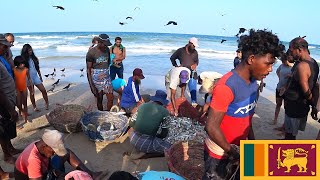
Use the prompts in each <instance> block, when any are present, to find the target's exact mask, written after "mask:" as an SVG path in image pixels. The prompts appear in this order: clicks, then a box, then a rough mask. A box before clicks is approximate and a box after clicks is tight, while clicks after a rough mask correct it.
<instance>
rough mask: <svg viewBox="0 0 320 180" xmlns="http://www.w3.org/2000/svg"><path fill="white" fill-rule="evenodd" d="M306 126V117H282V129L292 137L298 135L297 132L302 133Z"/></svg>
mask: <svg viewBox="0 0 320 180" xmlns="http://www.w3.org/2000/svg"><path fill="white" fill-rule="evenodd" d="M306 125H307V116H306V117H303V118H292V117H289V116H288V115H285V117H284V127H285V132H286V133H291V134H292V135H293V136H296V135H297V134H298V131H299V130H300V131H304V130H305V129H306Z"/></svg>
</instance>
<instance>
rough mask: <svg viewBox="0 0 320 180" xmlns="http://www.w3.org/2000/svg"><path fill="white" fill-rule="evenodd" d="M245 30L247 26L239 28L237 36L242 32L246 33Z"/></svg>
mask: <svg viewBox="0 0 320 180" xmlns="http://www.w3.org/2000/svg"><path fill="white" fill-rule="evenodd" d="M245 31H246V29H245V28H239V32H238V34H237V35H236V36H237V37H238V36H239V35H240V34H242V33H244V32H245Z"/></svg>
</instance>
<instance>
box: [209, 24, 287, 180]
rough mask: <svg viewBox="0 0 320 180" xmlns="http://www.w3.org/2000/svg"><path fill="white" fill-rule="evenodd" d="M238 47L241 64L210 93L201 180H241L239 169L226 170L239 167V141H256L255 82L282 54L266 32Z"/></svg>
mask: <svg viewBox="0 0 320 180" xmlns="http://www.w3.org/2000/svg"><path fill="white" fill-rule="evenodd" d="M238 47H242V61H241V63H240V64H239V65H238V66H237V67H236V68H235V69H233V70H231V71H230V72H228V73H227V74H225V75H224V76H222V78H221V79H220V80H219V81H218V82H217V84H216V86H215V87H214V89H213V93H212V101H211V104H210V111H209V115H208V119H207V123H206V127H205V129H206V131H207V133H208V136H207V138H206V139H205V150H204V160H205V174H204V176H203V180H209V179H218V180H220V179H229V178H230V176H232V175H235V179H240V173H239V172H240V171H239V169H238V170H237V171H236V172H232V173H228V172H229V171H228V170H227V168H228V167H230V166H229V165H230V164H232V165H233V162H235V163H239V158H240V155H239V146H240V140H245V139H255V137H254V133H253V130H252V116H253V115H254V109H255V106H256V103H257V89H258V85H257V82H256V80H262V79H263V78H265V77H266V76H267V75H268V74H269V73H270V72H271V71H272V65H273V64H274V63H275V58H276V57H280V55H281V54H282V52H283V50H284V46H283V45H282V44H280V41H279V39H278V37H277V36H276V35H274V34H272V33H271V32H269V31H266V30H257V31H255V30H250V31H249V34H248V35H244V36H241V37H240V40H239V45H238ZM236 166H237V164H236ZM228 169H231V168H228Z"/></svg>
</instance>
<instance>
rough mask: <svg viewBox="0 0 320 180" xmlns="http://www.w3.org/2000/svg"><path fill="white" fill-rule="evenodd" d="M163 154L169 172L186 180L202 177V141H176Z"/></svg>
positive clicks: (195, 179)
mask: <svg viewBox="0 0 320 180" xmlns="http://www.w3.org/2000/svg"><path fill="white" fill-rule="evenodd" d="M165 156H166V159H167V161H168V166H169V169H170V171H171V172H173V173H176V174H178V175H180V176H182V177H183V178H185V179H188V180H197V179H202V176H203V173H204V160H203V144H202V143H199V142H196V141H187V142H181V141H180V142H177V143H175V144H174V145H172V146H171V148H170V149H169V150H167V151H166V152H165Z"/></svg>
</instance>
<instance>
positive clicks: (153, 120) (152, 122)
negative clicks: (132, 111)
mask: <svg viewBox="0 0 320 180" xmlns="http://www.w3.org/2000/svg"><path fill="white" fill-rule="evenodd" d="M168 115H169V111H168V110H167V109H166V108H164V107H163V106H160V105H158V104H156V103H153V102H148V103H145V104H142V105H141V106H140V107H139V109H138V111H137V119H136V122H135V124H134V130H135V131H137V132H139V133H141V134H147V135H150V136H155V135H156V134H157V131H158V129H159V126H160V123H161V122H162V121H163V118H164V117H166V116H168Z"/></svg>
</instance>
